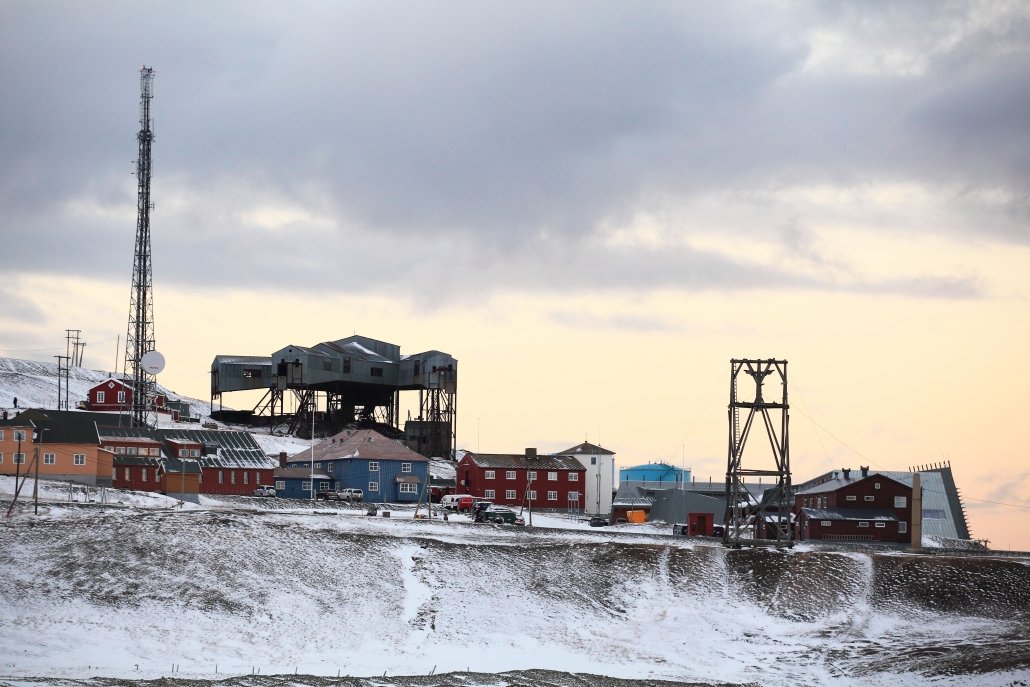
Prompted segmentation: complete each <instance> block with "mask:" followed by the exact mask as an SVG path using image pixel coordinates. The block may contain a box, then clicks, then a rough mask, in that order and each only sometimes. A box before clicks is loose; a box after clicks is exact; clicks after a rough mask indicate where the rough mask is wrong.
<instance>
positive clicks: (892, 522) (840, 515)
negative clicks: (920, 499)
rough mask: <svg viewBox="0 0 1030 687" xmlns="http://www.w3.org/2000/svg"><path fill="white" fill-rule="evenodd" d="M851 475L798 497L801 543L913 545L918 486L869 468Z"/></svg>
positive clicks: (844, 474)
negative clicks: (914, 500) (914, 497)
mask: <svg viewBox="0 0 1030 687" xmlns="http://www.w3.org/2000/svg"><path fill="white" fill-rule="evenodd" d="M851 473H852V471H851V470H842V471H841V475H840V477H837V478H835V479H830V480H828V481H826V482H823V483H821V484H817V485H815V486H812V487H809V488H807V489H805V490H803V491H799V492H798V493H797V494H796V495H795V497H794V509H795V513H796V514H797V518H796V520H795V528H796V532H795V536H796V539H798V540H806V539H812V540H816V539H822V540H829V541H854V542H889V543H900V544H909V543H911V541H912V534H911V530H910V527H909V525H910V523H911V522H912V487H910V486H908V485H906V484H902V483H901V482H898V481H896V480H893V479H891V478H890V477H887V476H885V475H881V474H878V473H872V474H870V473H869V468H868V467H863V468H862V469H861V472H860V474H859V475H856V476H852V474H851Z"/></svg>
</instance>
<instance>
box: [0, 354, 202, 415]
mask: <svg viewBox="0 0 1030 687" xmlns="http://www.w3.org/2000/svg"><path fill="white" fill-rule="evenodd" d="M111 376H112V375H111V373H110V372H103V371H100V370H87V369H86V368H84V367H71V368H69V369H68V375H67V386H66V380H65V375H64V372H63V370H62V371H61V377H60V390H61V403H62V406H63V403H64V399H65V397H67V399H68V407H70V408H75V406H76V404H77V403H78V402H79V401H85V400H86V397H87V394H88V392H89V390H90V389H91V388H93V387H94V386H96V385H97V384H99V383H100V382H102V381H104V380H105V379H109V378H110V377H111ZM66 388H67V393H65V389H66ZM157 390H158V392H159V393H162V394H165V396H167V397H168V398H169V399H170V400H174V401H179V400H181V401H185V402H186V403H188V404H189V406H190V411H191V415H192V416H193V417H204V416H207V415H208V411H209V403H208V402H206V401H200V400H197V399H195V398H188V397H186V396H180V395H178V394H176V393H175V392H174V391H171V390H170V389H166V388H164V387H162V386H161V385H160V384H158V385H157ZM57 391H58V369H57V363H56V362H54V363H41V362H36V361H33V360H17V359H15V358H0V409H3V410H8V411H10V410H11V409H13V408H14V405H15V399H17V405H18V407H19V408H49V409H57V400H58V399H57Z"/></svg>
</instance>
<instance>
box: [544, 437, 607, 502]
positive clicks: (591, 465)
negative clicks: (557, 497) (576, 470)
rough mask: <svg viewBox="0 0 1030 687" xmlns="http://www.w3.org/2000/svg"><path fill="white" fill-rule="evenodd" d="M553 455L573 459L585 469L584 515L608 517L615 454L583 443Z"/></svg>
mask: <svg viewBox="0 0 1030 687" xmlns="http://www.w3.org/2000/svg"><path fill="white" fill-rule="evenodd" d="M555 455H558V456H570V457H572V458H575V459H576V460H578V461H579V462H580V464H581V465H582V466H583V467H584V468H586V471H587V472H586V476H585V479H586V488H585V489H584V502H583V510H584V511H585V513H586V514H587V515H604V516H606V517H607V516H608V515H610V514H611V512H612V493H613V491H614V490H615V453H614V452H612V451H609V450H608V449H606V448H601V447H600V446H597V445H595V444H590V443H587V442H584V443H582V444H580V445H579V446H573V447H572V448H570V449H568V450H565V451H561V452H559V453H556V454H555Z"/></svg>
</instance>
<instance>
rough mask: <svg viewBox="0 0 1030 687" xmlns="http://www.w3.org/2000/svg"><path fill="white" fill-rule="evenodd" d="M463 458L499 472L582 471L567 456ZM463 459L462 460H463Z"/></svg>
mask: <svg viewBox="0 0 1030 687" xmlns="http://www.w3.org/2000/svg"><path fill="white" fill-rule="evenodd" d="M465 458H468V459H469V460H471V461H473V462H474V463H475V464H476V465H478V466H479V467H481V468H490V469H500V470H505V469H507V470H567V471H577V470H583V465H582V464H581V463H580V462H579V461H578V460H576V459H575V458H570V457H568V456H546V455H537V456H536V457H535V458H529V457H527V456H526V454H524V453H514V454H508V453H472V452H471V451H470V452H468V453H466V454H465ZM465 458H463V459H462V460H464V459H465Z"/></svg>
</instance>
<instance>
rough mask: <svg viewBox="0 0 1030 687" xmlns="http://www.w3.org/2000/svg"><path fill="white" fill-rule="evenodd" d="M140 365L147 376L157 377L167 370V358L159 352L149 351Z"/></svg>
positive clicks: (141, 359)
mask: <svg viewBox="0 0 1030 687" xmlns="http://www.w3.org/2000/svg"><path fill="white" fill-rule="evenodd" d="M139 364H140V366H141V367H142V368H143V369H144V370H145V371H146V372H147V374H152V375H156V374H158V373H159V372H161V371H162V370H163V369H165V357H164V356H163V355H161V354H160V353H158V352H157V351H147V352H146V353H144V354H143V357H142V358H140V359H139Z"/></svg>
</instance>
